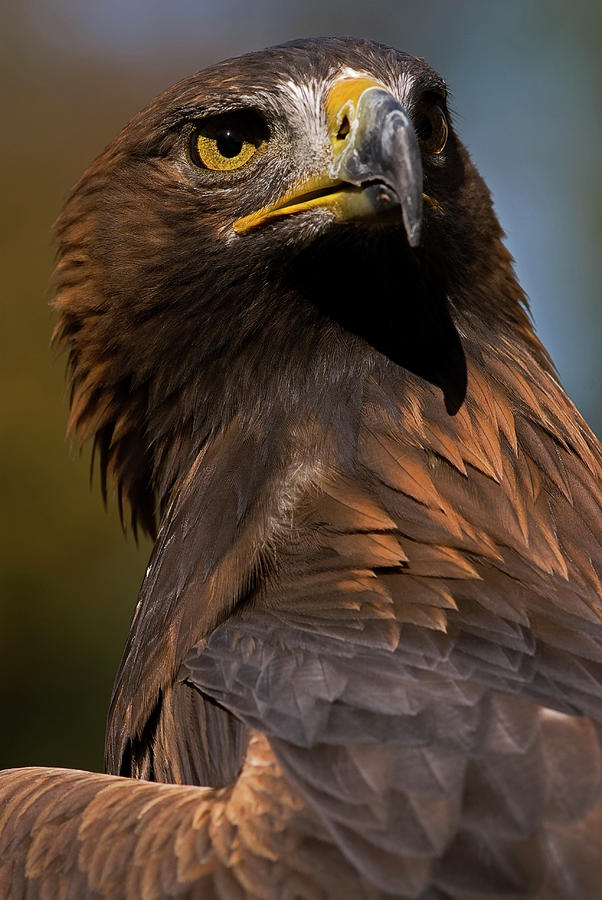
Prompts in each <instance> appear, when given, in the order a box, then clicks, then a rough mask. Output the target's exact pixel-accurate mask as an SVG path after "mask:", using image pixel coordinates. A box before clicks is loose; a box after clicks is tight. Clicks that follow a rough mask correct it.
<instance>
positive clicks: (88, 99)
mask: <svg viewBox="0 0 602 900" xmlns="http://www.w3.org/2000/svg"><path fill="white" fill-rule="evenodd" d="M109 6H110V7H111V10H112V14H113V16H114V17H115V27H119V21H120V19H119V17H120V16H122V15H127V11H128V10H129V11H130V13H131V16H130V19H131V21H129V26H130V27H131V29H133V30H132V32H131V34H132V35H134V34H135V35H137V36H139V34H140V33H141V32H140V29H141V28H142V26H143V25H144V24H145V21H144V16H145V7H144V4H142V5H140V4H138V3H131V4H129V3H127V2H126V3H125V5H124V6H121V5H119V4H107V7H109ZM150 6H152V7H153V9H155V11H156V8H158V7H156V4H150ZM150 6H149V8H150ZM423 6H424V8H423ZM423 6H420V7H419V5H418V4H410V3H404V4H401V5H400V4H395V3H392V2H386V0H381V2H376V3H372V4H369V8H368V7H364V6H360V5H359V4H358V3H355V4H353V3H345V4H341V3H338V2H337V3H335V2H333V3H331V4H330V6H329V4H328V3H325V4H324V3H310V4H309V5H308V4H301V3H298V4H295V3H293V4H292V6H290V8H288V7H287V8H288V13H287V15H288V19H286V18H282V16H283V13H282V10H283V9H284V6H282V7H280V6H277V5H276V4H275V3H270V2H267V0H263V2H261V3H260V4H259V7H258V8H257V10H256V11H255V12H256V13H257V15H255V17H254V19H253V25H252V28H253V29H254V30H253V31H252V33H250V34H249V35H246V34H245V30H246V28H247V24H248V23H247V21H246V19H245V17H244V14H243V9H244V5H242V6H241V5H240V4H237V3H232V2H228V3H226V4H218V3H205V4H203V3H201V4H200V6H197V8H196V12H195V13H194V14H195V15H197V16H198V15H201V14H203V15H204V14H205V13H206V19H207V21H208V25H207V30H206V31H204V32H202V33H201V31H200V30H199V31H198V35H199V36H198V37H196V36H195V35H193V34H192V31H191V28H190V23H189V21H188V19H187V18H186V15H188V14H190V16H192V15H193V13H192V12H191V9H192V6H191V5H189V4H187V3H185V2H182V3H180V4H176V8H177V9H178V10H179V12H180V13H182V17H181V20H180V21H179V22H177V21H176V22H175V24H174V26H173V29H172V31H171V32H170V34H169V35H168V38H169V40H168V42H167V43H166V45H165V46H163V45H162V43H161V41H162V37H163V32H162V30H161V29H162V25H161V23H159V25H157V23H155V25H154V26H153V27H154V31H152V29H151V30H150V31H149V35H150V36H148V38H144V39H142V40H140V41H138V43H136V45H135V49H133V50H132V53H131V55H130V54H128V49H127V41H126V40H125V39H124V38H123V35H121V38H120V40H121V43H120V44H119V53H112V52H110V51H111V50H112V49H114V48H112V45H111V40H112V38H111V37H110V36H109V34H108V33H107V35H106V36H103V35H102V34H101V35H100V37H98V35H97V34H96V37H97V38H98V40H97V41H96V44H95V45H94V50H93V51H92V50H91V49H90V47H88V45H86V43H85V42H84V41H83V39H81V33H80V31H78V30H77V28H76V24H77V23H75V24H74V21H75V20H74V19H70V18H69V15H70V14H69V10H70V9H71V10H72V11H73V10H75V9H78V10H79V15H81V16H83V15H84V13H83V12H82V10H83V7H79V6H77V5H76V4H72V6H71V7H70V6H69V2H68V0H61V2H57V3H56V4H44V3H42V2H41V0H39V2H28V3H23V4H16V5H14V7H13V8H8V9H7V10H6V11H5V13H4V14H3V15H4V23H3V24H4V28H3V32H2V35H1V36H0V51H1V52H0V100H1V104H2V110H3V113H2V116H3V124H4V128H3V138H2V141H1V142H0V156H1V160H2V165H1V167H0V172H1V176H2V201H3V214H2V216H1V217H0V253H1V272H2V285H3V291H2V300H1V306H0V315H1V320H0V334H1V340H2V352H1V353H0V369H1V378H0V405H1V419H0V421H1V433H2V440H1V441H0V496H1V498H2V517H1V519H0V521H1V526H0V528H1V529H2V533H1V534H0V693H1V697H0V704H1V708H2V718H1V721H2V733H1V734H0V768H2V767H6V766H12V765H28V764H47V765H65V766H75V767H81V768H92V769H101V768H102V747H103V734H104V723H105V716H106V710H107V706H108V700H109V696H110V690H111V684H112V680H113V676H114V672H115V670H116V668H117V665H118V661H119V657H120V654H121V650H122V647H123V644H124V642H125V638H126V635H127V628H128V624H129V620H130V617H131V614H132V612H133V609H134V605H135V600H136V595H137V591H138V587H139V584H140V581H141V578H142V574H143V572H144V568H145V566H146V562H147V558H148V554H149V550H150V547H149V544H148V543H147V542H142V543H141V545H140V546H136V543H135V542H134V540H133V539H132V538H131V536H130V537H129V539H128V540H127V541H126V540H124V538H123V534H122V531H121V528H120V526H119V522H118V517H117V513H116V509H115V504H114V503H112V502H111V501H110V502H109V513H108V514H106V513H104V512H103V510H102V507H101V502H100V499H99V496H98V495H99V491H98V487H97V485H95V486H94V488H93V490H92V491H90V487H89V451H84V453H83V455H82V456H81V457H78V455H77V454H73V453H71V454H70V453H69V447H68V444H67V443H66V441H65V438H64V430H65V423H66V415H67V401H66V396H65V388H64V375H63V370H64V360H59V361H58V362H57V361H56V360H53V357H52V354H51V353H50V349H49V341H50V335H51V332H52V324H53V316H52V313H51V311H50V309H49V306H48V302H49V293H48V281H49V276H50V272H51V269H52V246H51V228H52V223H53V221H54V219H55V218H56V216H57V215H58V213H59V211H60V208H61V205H62V203H63V201H64V199H65V197H66V196H67V194H68V191H69V189H70V187H71V186H72V184H73V183H74V182H75V181H76V180H77V178H78V177H79V175H80V174H81V173H82V172H83V170H84V169H85V168H86V166H87V165H88V164H89V162H90V161H91V160H92V159H93V158H94V156H95V155H96V154H97V153H98V152H99V151H100V150H101V149H102V148H103V146H104V145H105V144H106V143H107V142H108V141H109V140H111V139H112V137H113V136H114V135H115V134H116V132H117V131H118V130H119V128H120V127H121V125H123V124H124V123H125V122H126V121H128V120H129V118H131V116H132V115H133V114H134V113H135V112H136V111H137V110H138V109H139V108H140V107H141V106H143V105H144V104H145V103H146V102H147V101H148V100H149V99H150V98H151V97H152V96H153V95H154V94H156V93H157V92H158V91H159V90H161V89H162V88H163V87H165V86H167V85H168V84H169V83H171V82H173V81H175V80H176V79H177V78H178V77H183V76H184V75H186V74H188V73H189V72H190V71H194V70H196V69H199V68H202V67H203V66H204V65H205V64H207V63H209V62H210V61H213V60H215V59H218V58H221V57H223V56H226V55H231V54H233V53H238V52H241V51H243V50H245V49H252V48H253V47H260V46H262V45H265V44H268V43H273V42H274V41H276V40H283V39H287V38H293V37H298V36H301V35H302V34H311V33H313V34H320V33H355V34H364V35H366V36H369V37H375V38H379V39H383V40H388V41H389V42H390V43H394V44H396V45H397V46H401V47H405V48H406V49H408V50H411V51H414V52H421V53H424V54H425V55H427V56H429V58H430V59H431V60H432V61H433V62H434V64H435V65H437V66H439V67H440V68H441V69H442V70H443V71H444V72H445V74H449V72H447V70H446V68H445V67H446V65H448V64H449V65H451V63H453V60H454V58H455V59H457V58H458V57H459V55H460V54H462V53H463V52H464V50H465V48H466V46H468V44H470V42H472V43H471V44H470V46H471V48H472V50H475V49H476V51H477V57H476V58H477V59H478V58H479V56H478V52H479V48H480V54H481V61H482V63H483V65H484V66H485V65H486V63H487V55H488V52H489V49H490V46H491V47H493V46H494V45H495V42H496V40H497V37H496V29H497V27H498V26H497V25H495V24H494V25H491V27H490V31H489V32H488V31H487V28H488V25H487V21H486V16H485V14H484V13H483V9H484V7H485V6H488V5H483V6H479V5H478V4H475V3H472V4H467V5H466V8H468V7H470V8H471V9H473V10H475V16H477V11H478V10H480V13H478V15H480V19H479V22H480V24H479V29H480V31H478V32H475V33H474V34H472V35H471V34H466V32H465V30H463V28H464V26H463V24H462V22H460V24H459V25H454V24H453V22H452V19H453V18H454V16H455V15H457V16H461V15H466V11H465V12H464V13H462V10H463V9H464V7H465V5H464V4H455V5H454V4H448V5H447V6H446V5H445V4H442V3H441V2H435V0H433V2H431V3H430V5H429V3H427V4H425V5H423ZM494 6H496V5H495V4H492V5H491V8H492V9H493V7H494ZM510 6H512V4H510ZM180 7H181V8H180ZM501 7H502V5H500V6H499V8H498V11H499V9H501ZM220 8H221V16H220V13H219V9H220ZM508 8H509V7H508ZM514 8H515V9H516V8H520V9H521V10H523V12H524V10H525V9H527V10H528V13H529V14H528V15H526V14H525V15H524V16H523V20H524V21H523V25H524V28H525V29H528V31H527V32H523V31H519V29H518V28H517V30H516V41H517V42H518V43H517V46H519V51H516V47H514V43H513V40H512V39H508V38H507V48H506V50H505V52H507V53H508V54H509V56H510V58H514V57H512V54H513V53H515V51H516V53H517V54H518V53H523V54H524V46H525V42H527V43H528V42H529V41H533V45H532V46H533V48H534V50H535V48H536V45H537V41H538V39H539V38H541V40H542V41H544V42H545V41H547V42H548V44H547V45H546V46H547V47H548V48H549V50H550V52H552V51H553V48H554V47H555V46H556V45H555V44H554V41H555V40H558V41H562V40H563V39H564V38H563V34H562V27H563V26H562V24H560V25H558V24H556V25H554V18H553V17H554V15H558V14H559V9H560V7H559V5H558V4H556V3H552V4H546V3H544V2H539V3H531V4H529V3H527V4H524V5H522V6H520V7H517V4H514ZM94 9H95V10H96V12H97V14H98V15H99V16H100V12H98V10H99V9H100V8H99V7H96V6H95V7H94ZM124 9H125V10H126V12H125V13H124V12H123V10H124ZM170 9H171V7H170ZM429 9H430V11H431V13H432V15H429ZM504 9H506V7H505V6H504ZM579 9H581V7H580V5H579V3H577V4H576V5H575V6H572V7H571V11H570V12H569V13H567V14H566V15H568V16H571V17H572V18H571V28H573V29H575V28H581V31H582V38H583V41H584V45H585V43H586V42H587V43H588V45H590V44H591V41H592V33H593V32H592V29H593V27H594V25H596V24H597V25H599V22H600V16H599V14H596V15H595V16H594V15H593V14H591V15H590V14H589V13H588V16H589V18H588V17H586V18H585V19H584V20H583V22H582V23H581V25H579V20H578V16H577V25H575V10H579ZM91 10H92V6H91V7H90V9H89V10H88V12H90V11H91ZM199 10H200V12H199ZM276 10H280V12H278V15H279V16H280V18H278V19H277V21H276V20H275V21H274V22H272V19H271V18H270V17H273V16H276ZM425 10H426V11H425ZM442 11H444V12H445V15H443V12H442ZM469 11H470V10H469ZM402 12H403V16H405V19H403V17H402V15H401V14H402ZM435 12H436V14H435ZM184 13H186V15H185V14H184ZM175 15H176V13H175V12H174V16H175ZM136 17H141V18H139V19H137V18H136ZM258 17H259V18H258ZM262 17H263V18H262ZM149 21H150V20H149ZM161 21H162V20H161ZM195 21H196V20H195ZM258 22H259V25H258V24H257V23H258ZM230 23H232V24H231V25H230ZM93 24H94V23H93ZM146 25H148V22H146ZM402 26H403V27H402ZM94 27H96V26H94ZM249 27H251V26H249ZM475 27H476V26H475ZM522 27H523V26H521V28H522ZM149 28H150V26H149ZM229 28H231V29H232V33H231V34H230V32H229V30H228V29H229ZM53 29H54V30H53ZM135 29H138V30H135ZM454 29H455V30H454ZM142 30H143V29H142ZM46 32H48V34H47V33H46ZM151 32H152V33H151ZM460 34H461V36H462V40H464V42H465V44H464V46H463V45H461V44H458V45H454V44H453V40H454V38H455V39H456V40H457V41H459V40H460ZM57 35H58V36H60V40H59V37H57ZM483 35H485V36H486V40H485V42H484V43H482V42H483V40H484V39H483ZM573 37H574V35H573ZM131 39H132V40H133V38H131ZM579 39H580V38H579ZM145 40H146V43H145ZM78 41H79V43H78ZM103 41H105V44H103ZM245 41H246V43H245ZM487 41H489V44H488V43H487ZM479 42H481V43H479ZM521 42H522V43H521ZM550 42H551V43H550ZM90 46H91V45H90ZM103 48H105V49H106V53H105V52H104V51H103ZM158 48H160V50H158ZM588 52H589V56H588V57H587V58H588V59H589V58H590V57H591V51H588ZM454 54H455V56H454ZM450 61H451V62H450ZM498 64H499V59H498ZM508 74H509V75H510V74H511V73H510V71H509V72H508ZM478 77H479V79H481V80H482V81H484V82H486V81H487V78H488V72H487V70H486V68H485V70H484V71H480V72H479V76H478ZM505 77H506V76H505V73H504V72H503V70H501V71H497V72H496V73H495V78H497V79H498V81H499V82H500V83H502V84H503V80H504V78H505ZM492 78H493V76H492ZM454 86H455V87H456V105H457V106H458V107H459V108H464V109H466V107H465V106H464V102H463V98H462V97H460V95H459V92H458V90H457V85H454ZM498 89H499V85H498ZM468 99H470V98H468ZM591 115H592V116H594V111H593V110H592V111H591ZM560 118H562V117H560ZM598 121H599V117H598ZM469 125H470V122H469V121H466V120H465V121H464V122H462V119H460V127H461V130H462V132H463V134H464V135H465V136H466V133H467V132H468V131H470V127H469ZM598 132H599V129H598ZM474 139H475V140H477V141H478V140H482V142H483V148H485V151H487V150H488V148H487V146H486V145H487V141H488V140H491V141H494V140H495V139H494V137H493V136H491V135H489V134H487V133H483V134H479V133H475V136H474ZM469 143H470V141H469ZM471 146H472V145H471ZM594 149H595V152H596V153H597V152H599V142H598V144H597V146H594ZM545 150H546V148H545V147H542V148H541V151H542V154H545ZM533 152H534V151H533ZM592 152H593V151H592ZM479 162H481V160H479ZM481 168H482V169H483V170H484V172H485V174H486V177H487V178H488V179H489V178H490V174H489V172H487V171H485V169H486V167H485V166H481ZM576 168H577V169H578V165H577V166H576ZM575 178H576V183H577V177H576V176H575ZM588 190H591V191H592V192H593V193H594V197H595V199H599V185H598V184H593V185H589V186H588ZM580 197H581V198H584V197H585V193H584V190H583V187H580V191H579V192H577V196H576V202H575V208H573V209H570V210H568V211H567V212H566V215H567V216H577V215H578V211H579V209H580V205H579V198H580ZM586 199H589V201H590V203H591V196H589V198H586ZM502 201H503V198H502ZM594 202H595V200H594ZM587 227H588V229H589V230H590V232H591V228H592V227H594V226H592V225H589V224H588V225H587ZM595 230H596V233H595V235H594V237H593V238H592V240H593V241H595V242H596V243H599V238H600V222H596V223H595ZM590 237H591V234H590ZM515 252H516V251H515ZM592 259H593V257H592ZM540 264H543V265H545V264H546V260H543V261H540ZM590 265H591V267H592V271H593V270H594V262H590ZM595 265H596V266H597V261H596V263H595ZM519 271H520V260H519ZM596 271H597V272H599V269H597V270H596ZM580 275H581V276H582V272H581V270H580V272H576V273H575V284H576V285H577V286H579V277H580ZM590 281H591V279H590ZM592 296H593V295H592ZM588 302H589V301H588ZM584 309H586V310H587V312H586V313H582V314H584V315H585V314H586V315H588V316H590V317H591V318H592V321H591V323H590V325H589V326H588V325H586V326H585V331H584V332H583V333H584V334H585V333H586V332H587V331H591V330H593V331H594V332H595V326H596V323H597V324H598V325H599V324H600V318H599V310H598V309H593V307H592V305H591V303H590V306H589V307H587V306H586V307H584ZM590 326H591V327H590ZM582 327H583V326H582ZM580 352H581V348H580V347H579V346H576V347H574V348H573V356H574V358H575V359H577V360H578V358H579V354H580ZM599 375H600V370H599V368H598V370H597V372H593V374H592V375H591V379H592V384H591V385H590V395H589V396H590V397H591V390H593V391H594V396H595V395H599ZM584 396H586V395H585V394H584ZM587 402H589V403H590V409H592V410H596V409H598V410H599V408H600V407H599V402H598V400H595V401H593V402H592V401H591V400H590V401H587ZM597 421H598V422H600V417H598V420H597Z"/></svg>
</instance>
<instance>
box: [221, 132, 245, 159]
mask: <svg viewBox="0 0 602 900" xmlns="http://www.w3.org/2000/svg"><path fill="white" fill-rule="evenodd" d="M243 143H244V141H243V140H242V138H241V137H239V136H238V135H237V134H236V132H235V131H232V130H231V129H230V128H228V129H227V130H226V131H222V133H221V134H220V135H219V137H218V139H217V149H218V150H219V152H220V153H221V155H222V156H225V157H226V158H227V159H232V158H233V157H234V156H238V154H239V153H240V151H241V150H242V145H243Z"/></svg>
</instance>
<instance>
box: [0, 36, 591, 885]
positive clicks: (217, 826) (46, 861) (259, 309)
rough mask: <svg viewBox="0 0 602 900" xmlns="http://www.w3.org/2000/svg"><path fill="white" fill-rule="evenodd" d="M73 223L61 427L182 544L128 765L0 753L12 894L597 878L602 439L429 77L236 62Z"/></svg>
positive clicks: (158, 605)
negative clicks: (567, 378)
mask: <svg viewBox="0 0 602 900" xmlns="http://www.w3.org/2000/svg"><path fill="white" fill-rule="evenodd" d="M57 241H58V251H59V253H58V264H57V268H56V274H55V295H56V300H55V306H56V310H57V314H58V325H57V336H56V340H57V341H58V345H59V346H60V347H61V348H63V349H64V350H65V351H66V353H67V354H68V358H69V373H70V384H71V390H72V402H71V419H70V427H71V429H72V431H73V432H74V433H76V434H77V435H78V436H79V438H80V440H81V441H85V440H88V439H90V440H92V441H93V443H94V445H95V447H96V450H97V452H98V455H99V459H100V468H101V471H102V476H103V485H104V484H105V483H106V482H105V479H106V478H107V477H108V478H109V479H113V480H114V481H115V483H116V485H117V492H118V497H119V500H120V506H121V508H122V510H125V508H126V507H129V508H130V510H131V517H132V522H133V525H134V527H136V525H140V526H141V527H142V528H144V529H146V530H147V531H149V532H151V533H154V530H155V523H156V522H157V524H158V534H157V540H156V544H155V548H154V551H153V554H152V557H151V560H150V564H149V567H148V570H147V573H146V577H145V579H144V583H143V586H142V590H141V594H140V599H139V603H138V606H137V609H136V612H135V615H134V619H133V622H132V627H131V632H130V636H129V640H128V643H127V646H126V649H125V653H124V656H123V660H122V663H121V667H120V669H119V672H118V675H117V679H116V682H115V688H114V694H113V698H112V703H111V710H110V715H109V725H108V734H107V745H106V760H107V772H108V773H109V774H106V775H104V774H93V773H89V772H78V771H69V770H62V769H43V768H34V769H19V770H13V771H8V772H5V773H2V775H0V823H1V826H2V830H1V834H0V895H1V896H2V897H11V898H14V900H17V898H31V897H44V898H71V897H73V898H111V900H115V898H168V897H169V898H171V897H174V898H175V897H180V898H182V897H197V898H203V900H205V898H222V900H239V898H255V900H284V898H291V900H292V898H299V900H301V898H303V900H318V898H345V900H355V898H357V900H359V898H365V900H372V898H390V897H403V898H422V900H468V898H490V900H494V898H500V900H501V898H504V900H507V898H527V897H529V898H540V900H544V898H545V900H550V898H576V897H579V898H594V897H598V896H600V890H601V888H600V871H601V858H602V791H601V752H600V719H601V717H602V667H601V663H602V643H601V639H602V603H601V599H600V597H601V588H600V580H599V575H600V571H601V570H602V565H601V552H600V541H599V534H600V524H601V521H602V517H601V512H600V471H601V465H600V461H601V457H600V449H599V446H598V444H597V443H596V441H595V438H594V437H593V435H592V434H591V432H590V431H589V429H588V428H587V426H586V425H585V423H584V422H583V420H582V419H581V418H580V416H579V414H578V413H577V412H576V410H575V409H574V407H573V406H572V404H571V402H570V401H569V400H568V398H567V396H566V394H565V393H564V391H563V389H562V387H561V386H560V384H559V383H558V381H557V379H556V376H555V374H554V370H553V367H552V365H551V363H550V360H549V358H548V356H547V354H546V352H545V350H544V349H543V348H542V346H541V345H540V343H539V341H538V340H537V338H536V336H535V334H534V332H533V329H532V326H531V323H530V320H529V316H528V313H527V308H526V301H525V297H524V294H523V292H522V291H521V288H520V287H519V285H518V283H517V281H516V279H515V276H514V273H513V269H512V261H511V259H510V256H509V254H508V252H507V250H506V249H505V248H504V246H503V244H502V231H501V229H500V226H499V224H498V221H497V219H496V216H495V214H494V212H493V210H492V204H491V198H490V195H489V191H488V190H487V187H486V186H485V184H484V183H483V181H482V179H481V178H480V176H479V175H478V173H477V171H476V169H475V167H474V165H473V164H472V162H471V160H470V158H469V155H468V153H467V151H466V149H465V148H464V147H463V145H462V143H461V142H460V140H459V139H458V137H457V135H456V133H455V131H454V127H453V124H452V121H451V117H450V113H449V110H448V106H447V90H446V86H445V83H444V81H443V80H442V79H441V77H440V76H439V75H438V74H437V73H436V72H434V71H433V69H431V68H430V67H429V66H428V65H427V64H426V63H425V62H424V61H423V60H421V59H417V58H415V57H413V56H410V55H408V54H405V53H401V52H398V51H397V50H393V49H391V48H388V47H385V46H382V45H380V44H375V43H371V42H367V41H360V40H351V39H345V40H338V39H324V40H306V41H296V42H293V43H289V44H285V45H283V46H279V47H274V48H271V49H269V50H266V51H264V52H261V53H252V54H250V55H247V56H243V57H241V58H239V59H232V60H228V61H226V62H224V63H221V64H219V65H216V66H214V67H213V68H210V69H207V70H205V71H203V72H201V73H200V74H198V75H195V76H193V77H191V78H188V79H186V80H185V81H182V82H181V83H179V84H177V85H176V86H175V87H173V88H171V89H169V90H168V91H166V92H165V93H164V94H162V95H161V96H160V97H159V98H158V99H157V100H155V101H154V102H153V103H151V105H150V106H149V107H148V108H147V109H145V110H144V111H143V112H141V113H140V114H139V115H137V116H136V117H135V118H134V119H133V120H132V122H130V124H129V125H127V126H126V127H125V128H124V130H123V131H122V132H121V134H120V135H119V136H118V138H117V139H116V140H115V142H114V143H113V144H112V145H111V146H110V147H109V148H108V149H107V150H106V151H105V152H104V153H103V154H102V155H101V156H100V157H99V158H98V160H97V161H96V162H95V163H94V164H93V165H92V167H91V168H90V169H89V170H88V172H86V174H85V175H84V176H83V178H82V179H81V181H80V182H79V184H78V185H77V186H76V187H75V189H74V191H73V193H72V196H71V197H70V199H69V201H68V203H67V205H66V208H65V210H64V212H63V214H62V216H61V218H60V220H59V223H58V228H57ZM120 776H121V777H120ZM123 776H125V777H123Z"/></svg>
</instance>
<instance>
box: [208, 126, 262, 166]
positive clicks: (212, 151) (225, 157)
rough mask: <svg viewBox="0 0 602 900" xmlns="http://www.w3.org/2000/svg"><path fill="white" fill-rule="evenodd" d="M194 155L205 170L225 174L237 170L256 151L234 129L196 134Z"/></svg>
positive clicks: (251, 144) (254, 145)
mask: <svg viewBox="0 0 602 900" xmlns="http://www.w3.org/2000/svg"><path fill="white" fill-rule="evenodd" d="M194 150H195V155H196V156H197V157H198V162H200V164H201V165H202V166H204V167H205V168H206V169H213V170H214V171H220V172H227V171H231V170H232V169H239V168H240V167H241V166H244V164H245V163H246V162H248V161H249V160H250V159H251V157H252V156H253V154H254V153H255V152H256V150H257V146H256V144H254V143H253V142H252V141H248V140H245V138H244V137H243V136H242V135H241V134H240V133H238V132H237V131H236V130H234V129H229V128H224V129H223V130H221V131H219V132H218V133H217V134H215V133H213V134H203V133H202V132H200V131H199V132H198V133H197V134H196V136H195V139H194Z"/></svg>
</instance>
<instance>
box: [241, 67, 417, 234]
mask: <svg viewBox="0 0 602 900" xmlns="http://www.w3.org/2000/svg"><path fill="white" fill-rule="evenodd" d="M326 116H327V123H328V132H329V138H330V146H331V156H330V162H329V165H328V167H327V169H326V171H324V172H321V173H319V174H318V175H315V176H313V177H311V178H308V179H305V180H304V181H302V182H301V183H299V184H297V185H296V186H295V187H294V188H293V189H292V190H291V191H289V192H287V193H286V194H285V195H284V196H282V197H280V198H279V199H278V200H277V201H276V202H275V203H273V204H271V205H270V206H267V207H264V208H263V209H260V210H258V211H257V212H253V213H251V214H250V215H247V216H244V217H243V218H241V219H238V220H237V221H236V222H235V223H234V231H236V232H237V233H238V234H245V233H246V232H248V231H250V230H251V229H253V228H256V227H258V226H260V225H264V224H266V223H268V222H272V221H274V220H275V219H277V218H281V217H283V216H290V215H294V214H296V213H300V212H305V211H307V210H310V209H327V210H329V211H330V212H331V213H332V214H333V216H334V219H335V220H336V221H337V222H353V221H362V220H379V219H382V218H385V217H386V218H389V217H390V216H391V215H392V214H393V215H395V214H397V215H400V216H401V219H402V221H403V225H404V228H405V232H406V236H407V239H408V243H409V245H410V246H411V247H416V246H418V244H419V242H420V228H421V224H422V162H421V157H420V147H419V145H418V139H417V137H416V132H415V131H414V126H413V125H412V122H411V120H410V118H409V116H408V114H407V112H406V111H405V110H404V108H403V107H402V106H401V104H400V103H399V102H398V101H397V100H396V99H395V98H394V97H393V96H392V95H391V94H389V93H388V91H386V90H385V89H384V87H383V86H382V85H381V84H379V83H378V82H375V81H373V80H372V79H369V78H363V77H354V78H342V79H340V80H339V81H337V82H335V84H334V86H333V87H332V88H331V90H330V93H329V95H328V97H327V100H326Z"/></svg>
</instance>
